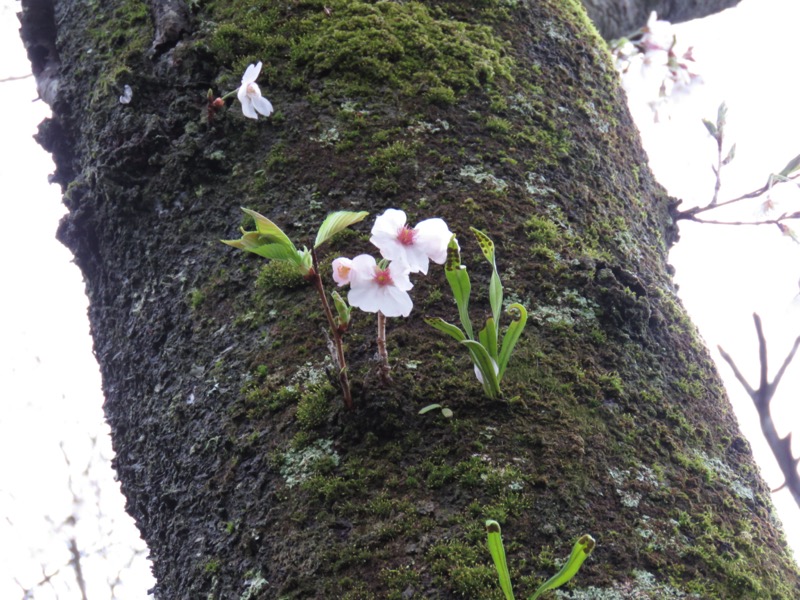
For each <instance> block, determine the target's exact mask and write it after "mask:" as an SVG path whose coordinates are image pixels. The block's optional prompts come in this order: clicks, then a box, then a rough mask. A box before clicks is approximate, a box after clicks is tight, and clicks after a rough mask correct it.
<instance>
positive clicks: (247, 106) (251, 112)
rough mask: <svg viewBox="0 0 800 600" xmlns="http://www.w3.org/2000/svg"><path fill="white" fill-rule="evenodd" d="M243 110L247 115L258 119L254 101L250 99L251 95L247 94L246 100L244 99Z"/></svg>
mask: <svg viewBox="0 0 800 600" xmlns="http://www.w3.org/2000/svg"><path fill="white" fill-rule="evenodd" d="M242 112H243V113H244V116H245V117H249V118H251V119H258V115H257V114H256V111H255V109H254V108H253V102H252V100H250V96H245V98H244V100H242Z"/></svg>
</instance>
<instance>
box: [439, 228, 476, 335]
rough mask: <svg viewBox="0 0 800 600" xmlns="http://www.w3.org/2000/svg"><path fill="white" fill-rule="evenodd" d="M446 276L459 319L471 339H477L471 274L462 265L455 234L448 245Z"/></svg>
mask: <svg viewBox="0 0 800 600" xmlns="http://www.w3.org/2000/svg"><path fill="white" fill-rule="evenodd" d="M444 276H445V277H446V278H447V282H448V283H449V284H450V289H451V290H452V291H453V298H455V300H456V306H458V317H459V319H460V320H461V326H462V327H463V328H464V331H465V332H466V333H467V337H468V338H469V339H471V340H472V339H475V334H474V333H473V331H472V321H470V318H469V295H470V292H471V290H472V286H471V284H470V281H469V274H468V273H467V267H466V266H464V265H462V264H461V252H460V250H459V248H458V240H457V239H456V236H455V234H453V236H452V237H451V238H450V242H449V243H448V244H447V260H446V261H445V263H444Z"/></svg>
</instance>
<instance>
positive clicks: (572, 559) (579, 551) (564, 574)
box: [530, 534, 595, 600]
mask: <svg viewBox="0 0 800 600" xmlns="http://www.w3.org/2000/svg"><path fill="white" fill-rule="evenodd" d="M594 546H595V541H594V538H593V537H592V536H590V535H588V534H587V535H582V536H581V537H580V539H579V540H578V541H577V542H575V545H574V546H573V547H572V553H571V554H570V555H569V558H568V559H567V562H566V563H564V566H563V567H561V570H560V571H559V572H558V573H556V574H555V575H553V577H551V578H550V579H548V580H547V581H545V582H544V583H543V584H542V585H541V586H539V589H538V590H536V593H534V594H533V596H531V597H530V600H536V599H537V598H538V597H539V596H541V595H542V594H544V593H545V592H546V591H548V590H554V589H556V588H557V587H561V586H562V585H564V584H565V583H567V582H568V581H569V580H570V579H572V578H573V577H575V575H576V574H577V573H578V569H580V568H581V565H582V564H583V561H585V560H586V559H587V558H588V556H589V555H590V554H591V553H592V550H594Z"/></svg>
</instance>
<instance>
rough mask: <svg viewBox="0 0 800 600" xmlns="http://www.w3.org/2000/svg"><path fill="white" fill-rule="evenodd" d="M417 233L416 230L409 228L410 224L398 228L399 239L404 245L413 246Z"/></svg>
mask: <svg viewBox="0 0 800 600" xmlns="http://www.w3.org/2000/svg"><path fill="white" fill-rule="evenodd" d="M416 235H417V232H416V231H414V230H413V229H411V228H409V227H408V225H403V226H402V227H401V228H400V229H398V230H397V241H398V242H400V243H401V244H403V246H412V245H413V244H414V238H415V237H416Z"/></svg>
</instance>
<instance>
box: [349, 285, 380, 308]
mask: <svg viewBox="0 0 800 600" xmlns="http://www.w3.org/2000/svg"><path fill="white" fill-rule="evenodd" d="M378 288H379V286H377V285H362V286H357V287H354V286H353V285H352V282H351V285H350V291H349V292H347V302H348V303H349V304H350V306H355V307H356V308H360V309H361V310H363V311H364V312H371V313H374V312H378V311H379V310H380V309H381V306H380V304H381V302H380V298H379V297H378V293H377V292H378Z"/></svg>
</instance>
